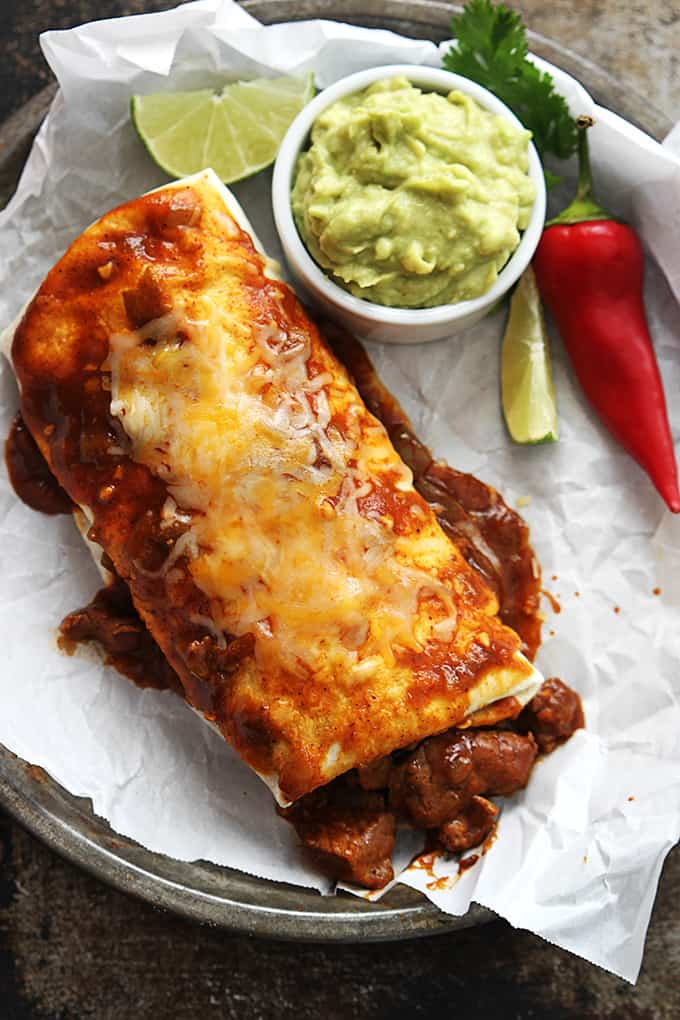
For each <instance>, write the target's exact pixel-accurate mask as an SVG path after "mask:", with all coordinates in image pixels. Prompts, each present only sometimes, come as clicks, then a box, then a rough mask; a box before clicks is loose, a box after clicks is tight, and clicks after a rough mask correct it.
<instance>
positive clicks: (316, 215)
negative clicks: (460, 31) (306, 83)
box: [292, 78, 535, 308]
mask: <svg viewBox="0 0 680 1020" xmlns="http://www.w3.org/2000/svg"><path fill="white" fill-rule="evenodd" d="M530 137H531V134H530V132H528V131H524V130H523V129H521V128H518V127H516V126H515V125H514V124H512V123H510V121H508V120H506V119H505V118H504V117H501V116H498V115H497V114H494V113H490V112H489V111H487V110H485V109H483V107H481V106H480V105H479V104H478V103H476V102H475V101H474V100H473V99H470V98H469V97H468V96H466V95H464V94H463V93H462V92H451V93H449V95H448V96H443V95H439V94H438V93H436V92H422V91H421V90H420V89H419V88H416V87H415V86H413V85H411V83H410V82H409V81H407V79H406V78H392V79H389V80H387V81H380V82H376V83H375V84H373V85H371V86H370V87H369V88H367V89H365V90H364V91H363V92H359V93H357V94H355V95H351V96H348V97H346V98H345V99H340V100H338V102H336V103H333V104H332V105H331V106H329V107H328V109H327V110H325V111H324V112H323V113H322V114H321V116H320V117H319V118H318V119H317V120H316V121H315V123H314V127H313V128H312V137H311V144H310V147H309V149H307V151H305V152H304V153H303V154H302V155H301V156H300V159H299V161H298V166H297V168H296V177H295V184H294V186H293V193H292V206H293V215H294V217H295V221H296V223H297V226H298V230H299V231H300V234H301V236H302V239H303V241H304V243H305V245H306V246H307V249H308V251H309V252H310V254H311V255H312V256H313V258H314V259H315V260H316V262H318V264H319V265H320V266H321V267H322V268H323V269H325V270H327V271H328V272H329V274H331V275H332V276H333V278H334V279H335V280H336V282H337V283H339V284H341V285H342V286H344V287H345V288H346V289H347V290H348V291H350V292H351V293H352V294H354V295H356V297H360V298H365V299H366V300H367V301H374V302H376V303H377V304H381V305H393V306H397V307H401V308H429V307H432V306H433V305H441V304H448V303H449V302H456V301H464V300H466V299H468V298H475V297H478V296H479V295H480V294H484V293H485V292H486V291H487V290H488V289H489V288H490V287H491V285H492V284H493V282H494V280H495V279H496V277H497V275H498V273H499V271H500V270H501V269H502V268H503V266H504V265H505V263H506V262H507V260H508V258H509V257H510V255H511V254H512V253H513V251H514V250H515V248H516V247H517V245H518V244H519V241H520V231H521V230H523V229H524V228H525V227H526V225H527V223H528V222H529V217H530V214H531V207H532V204H533V200H534V196H535V189H534V185H533V184H532V182H531V180H530V178H529V177H528V167H529V158H528V142H529V139H530Z"/></svg>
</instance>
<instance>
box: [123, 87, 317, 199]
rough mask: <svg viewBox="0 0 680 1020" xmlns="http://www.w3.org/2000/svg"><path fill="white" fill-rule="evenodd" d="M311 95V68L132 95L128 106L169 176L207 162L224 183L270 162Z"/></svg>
mask: <svg viewBox="0 0 680 1020" xmlns="http://www.w3.org/2000/svg"><path fill="white" fill-rule="evenodd" d="M313 95H314V80H313V76H312V75H311V74H308V75H304V76H303V77H297V78H296V77H292V76H287V77H283V78H256V79H254V80H253V81H238V82H234V83H233V84H232V85H226V86H225V88H223V89H222V91H221V92H214V91H213V90H212V89H200V90H199V91H197V92H156V93H153V94H152V95H149V96H133V97H132V102H131V104H130V110H131V114H132V123H133V124H134V126H135V127H136V129H137V132H138V133H139V136H140V138H141V139H142V141H143V142H144V144H145V146H146V148H147V149H148V152H149V155H150V156H151V158H152V159H153V160H154V162H156V163H157V164H158V166H159V167H160V168H161V169H162V170H165V172H166V173H167V174H170V176H171V177H186V176H188V175H189V174H194V173H198V171H199V170H205V169H206V167H212V169H213V170H214V171H215V173H216V174H217V176H218V177H219V178H220V179H221V180H222V181H224V183H225V184H230V183H232V182H233V181H240V180H241V178H243V177H248V176H249V175H250V174H254V173H255V172H256V171H257V170H262V169H263V168H264V167H266V166H269V164H270V163H271V162H273V160H274V159H275V158H276V153H277V152H278V149H279V145H280V144H281V139H282V138H283V136H284V135H285V133H286V131H287V130H288V128H289V126H290V124H291V122H292V121H293V119H294V118H295V117H296V116H297V114H298V113H299V112H300V110H301V109H302V107H303V106H304V105H305V103H307V102H309V100H310V99H311V98H312V96H313Z"/></svg>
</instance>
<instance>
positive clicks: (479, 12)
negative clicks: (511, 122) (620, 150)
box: [442, 0, 578, 183]
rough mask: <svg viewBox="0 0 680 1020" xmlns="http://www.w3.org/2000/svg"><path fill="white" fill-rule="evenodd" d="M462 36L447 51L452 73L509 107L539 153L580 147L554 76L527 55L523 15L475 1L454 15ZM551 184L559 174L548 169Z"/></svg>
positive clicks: (445, 61) (454, 25)
mask: <svg viewBox="0 0 680 1020" xmlns="http://www.w3.org/2000/svg"><path fill="white" fill-rule="evenodd" d="M451 29H452V32H453V35H454V36H455V38H456V41H455V43H454V45H453V46H452V47H451V49H450V50H449V51H448V53H446V54H445V55H444V58H443V60H442V63H443V66H444V67H445V68H446V69H447V70H448V71H454V72H455V73H456V74H462V75H464V76H465V77H466V78H471V79H472V81H476V82H477V83H478V84H479V85H483V86H484V87H485V88H487V89H489V91H490V92H493V93H494V95H496V96H498V98H499V99H501V100H502V101H503V102H504V103H505V104H506V106H509V107H510V109H511V110H512V111H513V113H514V114H515V116H517V117H518V118H519V119H520V120H521V122H522V124H524V126H525V127H526V128H527V129H528V130H529V131H531V133H532V135H533V142H534V145H535V146H536V148H537V150H538V154H539V156H541V158H543V157H544V156H545V155H547V154H548V153H550V154H552V155H553V156H557V157H558V158H559V159H567V158H568V157H569V156H571V155H572V154H573V153H574V152H575V151H576V146H577V141H578V134H577V130H576V121H575V119H574V118H573V117H572V116H571V114H570V113H569V107H568V106H567V103H566V101H565V99H564V97H563V96H561V95H560V94H559V93H558V92H556V91H555V87H554V84H553V79H552V77H551V76H550V75H549V74H547V73H546V72H541V71H539V70H538V68H536V67H535V66H534V65H533V64H532V63H531V61H530V60H528V59H527V53H528V44H527V37H526V29H525V28H524V25H523V24H522V18H521V16H520V15H519V14H517V13H515V11H511V10H510V9H509V8H508V7H506V6H505V5H504V4H497V5H494V4H493V3H492V2H491V0H469V2H468V3H467V4H466V5H465V8H464V10H463V13H462V14H459V15H456V16H454V18H453V19H452V22H451ZM546 177H547V178H548V183H554V182H555V180H556V178H555V177H554V176H553V175H552V174H550V173H549V172H547V171H546Z"/></svg>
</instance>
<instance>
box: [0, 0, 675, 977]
mask: <svg viewBox="0 0 680 1020" xmlns="http://www.w3.org/2000/svg"><path fill="white" fill-rule="evenodd" d="M42 44H43V49H44V52H45V56H46V57H47V60H48V61H49V63H50V66H51V67H52V69H53V71H54V72H55V74H56V76H57V78H58V79H59V84H60V91H59V93H58V95H57V98H56V99H55V101H54V104H53V106H52V109H51V111H50V114H49V116H48V117H47V119H46V121H45V122H44V124H43V126H42V128H41V130H40V133H39V135H38V137H37V139H36V142H35V145H34V146H33V150H32V152H31V155H30V157H29V160H28V163H27V165H26V168H25V171H24V174H23V177H22V179H21V182H20V185H19V188H18V190H17V193H16V195H15V197H14V198H13V200H12V201H11V202H10V204H9V206H8V207H7V209H6V210H5V211H4V212H3V213H2V214H0V324H3V325H4V324H7V323H9V322H10V321H11V320H12V319H13V318H14V316H15V315H16V314H17V312H18V311H19V309H20V308H21V306H22V305H23V303H24V302H25V301H26V300H27V299H28V298H29V297H30V295H31V294H32V293H33V291H34V290H35V288H36V287H37V286H38V285H39V283H40V281H41V279H42V278H43V276H44V275H45V273H46V271H47V270H48V269H49V267H50V266H51V265H52V264H53V263H54V262H55V261H56V260H57V259H58V258H59V256H60V255H61V254H62V253H63V251H64V249H65V248H66V246H67V245H68V243H69V242H70V241H71V240H73V239H74V238H75V237H76V236H77V235H78V234H79V233H80V232H81V231H82V230H83V228H84V227H86V226H87V225H88V224H89V223H90V222H91V221H92V220H93V219H95V218H97V216H99V215H101V214H102V213H103V212H105V211H106V210H107V209H108V208H110V207H111V206H113V205H115V204H116V203H118V202H120V201H123V200H125V199H128V198H132V197H134V196H135V195H137V194H139V193H141V192H144V191H146V190H148V189H149V188H152V187H154V186H157V185H159V184H161V183H163V181H164V179H165V178H164V177H163V175H162V174H161V173H160V171H158V170H157V169H156V168H155V167H154V166H153V164H152V163H151V161H150V160H149V158H148V157H147V155H146V153H145V151H144V149H143V147H142V146H141V144H140V143H139V141H138V139H137V137H136V135H135V132H134V130H133V128H132V126H131V124H130V120H129V115H128V106H129V99H130V95H131V94H132V93H134V92H153V91H161V90H166V89H167V90H172V89H177V88H192V87H206V86H210V85H215V86H217V85H220V84H222V83H223V82H224V81H225V79H230V78H236V77H239V76H255V75H268V74H275V73H281V72H296V71H306V70H313V71H314V72H315V75H316V80H317V84H318V86H319V87H324V86H327V85H329V84H331V83H332V82H333V81H335V80H336V79H337V78H339V77H341V76H343V75H345V74H347V73H349V72H352V71H356V70H360V69H362V68H365V67H371V66H374V65H377V64H388V63H394V62H399V63H409V62H411V63H419V62H425V63H430V64H438V63H439V60H440V52H439V50H438V49H437V47H435V46H434V45H433V44H431V43H427V42H417V41H413V40H409V39H403V38H400V37H398V36H395V35H393V34H391V33H388V32H380V31H372V30H368V29H359V28H354V27H351V26H347V25H340V24H335V23H330V22H318V21H317V22H308V23H303V24H300V23H296V24H294V25H293V24H291V25H277V26H272V27H262V26H260V25H259V24H258V23H257V22H255V21H254V20H253V19H252V18H251V17H250V16H249V15H247V14H246V13H245V12H244V11H242V10H241V9H240V8H239V7H238V6H236V4H235V3H233V2H232V0H200V2H198V3H193V4H186V5H184V6H182V7H179V8H177V9H176V10H174V11H170V12H166V13H161V14H152V15H143V16H138V17H134V18H125V19H119V20H115V21H107V22H99V23H95V24H90V25H85V26H83V27H82V28H77V29H73V30H71V31H68V32H48V33H47V34H46V35H44V36H43V37H42ZM551 71H552V73H553V74H554V76H555V78H556V80H557V84H558V87H559V88H560V90H561V91H562V92H563V93H564V94H565V95H566V96H567V97H568V99H569V101H570V103H571V105H572V108H573V111H574V112H591V113H594V115H595V116H596V120H597V125H596V127H595V129H594V130H593V135H592V139H591V142H592V148H593V162H594V170H595V175H596V179H597V181H598V186H599V194H600V198H601V200H602V201H603V203H604V204H606V205H607V206H608V207H610V208H611V209H612V210H614V211H616V212H619V213H623V214H624V215H626V216H627V217H628V218H630V219H631V220H632V221H633V222H634V223H635V224H636V226H637V227H638V229H639V230H640V231H641V233H642V235H643V237H644V239H645V242H646V244H647V246H648V248H649V250H650V252H651V253H653V254H654V256H655V259H656V262H655V261H654V259H653V258H650V259H649V265H648V279H647V303H648V309H649V312H650V322H651V326H652V330H653V335H654V338H655V344H656V350H657V354H658V357H659V361H660V364H661V370H662V374H663V377H664V382H665V386H666V393H667V394H668V398H669V404H670V415H671V420H672V426H673V430H674V435H675V437H676V440H677V438H678V436H680V400H679V399H678V394H680V327H679V325H678V322H679V320H678V305H677V299H680V253H679V249H678V240H677V238H678V224H679V223H680V159H679V158H678V156H677V155H676V154H675V151H676V150H677V149H678V148H680V143H679V142H678V134H677V132H675V133H674V136H673V137H671V138H670V139H669V143H668V146H667V147H662V146H660V145H658V144H657V143H656V142H654V141H652V140H651V139H649V138H648V137H647V136H645V135H644V134H642V133H641V132H639V131H638V130H637V129H635V128H633V127H631V125H629V124H627V123H626V122H624V121H622V120H621V119H620V118H619V117H617V116H615V115H614V114H611V113H609V112H607V111H605V110H602V109H600V108H597V107H595V106H594V104H593V102H592V100H591V99H590V97H589V96H588V94H587V93H586V92H585V91H584V90H583V88H582V87H581V86H580V85H579V84H578V83H577V82H575V81H574V80H573V79H572V78H570V77H569V76H567V75H565V74H564V73H563V72H561V71H559V70H557V69H554V68H551ZM269 187H270V174H268V173H263V174H260V175H258V176H256V177H255V178H253V179H251V180H249V181H246V182H244V183H242V184H240V185H238V186H237V187H236V188H235V189H234V190H235V192H236V194H237V196H238V198H239V199H240V200H241V202H242V203H243V205H244V207H245V209H246V211H247V213H248V215H249V216H250V218H251V220H252V222H253V225H254V227H255V229H256V231H257V232H258V234H259V236H260V238H261V239H262V241H263V242H264V245H265V247H266V248H267V249H268V251H269V253H270V254H272V255H273V256H275V257H279V256H280V250H279V246H278V243H277V239H276V234H275V231H274V227H273V223H272V218H271V209H270V201H269ZM659 267H661V269H660V268H659ZM502 326H503V313H502V312H500V313H498V314H496V315H495V316H493V317H491V318H489V319H487V320H486V321H484V322H482V323H481V324H479V325H478V326H477V327H475V328H474V329H472V330H471V331H470V332H468V333H467V334H466V335H465V336H464V337H461V338H457V339H454V340H452V341H443V342H441V343H436V344H429V345H427V346H424V347H417V346H414V347H405V348H398V347H380V346H378V345H373V346H372V347H371V349H370V353H371V355H372V356H373V358H374V360H375V362H376V367H377V369H378V371H379V373H380V374H381V376H382V377H383V379H384V380H385V382H386V383H387V385H388V386H389V387H390V388H391V389H392V390H393V392H394V393H395V394H396V395H397V397H398V398H399V399H400V400H401V401H402V402H403V404H404V405H405V408H406V410H407V411H408V413H409V414H410V415H411V417H412V419H413V422H414V425H415V428H416V432H417V433H418V434H419V435H420V436H421V437H422V438H423V439H424V440H425V441H426V442H427V443H428V444H430V445H431V447H432V448H433V449H434V451H435V452H436V454H437V455H439V456H441V457H444V458H446V459H447V460H448V461H450V463H452V464H453V465H455V466H456V467H457V468H460V469H462V470H465V471H471V472H474V473H475V474H477V475H479V477H480V478H482V479H484V480H485V481H487V482H490V483H492V484H493V485H495V486H496V487H497V488H499V489H500V491H501V492H502V493H503V495H504V496H505V498H506V500H507V501H508V502H509V503H510V504H511V505H518V503H519V504H520V505H521V506H522V507H523V510H522V512H523V513H524V515H525V517H526V518H527V520H528V521H529V523H530V525H531V529H532V536H533V541H534V545H535V548H536V551H537V554H538V557H539V560H540V561H541V563H542V565H543V571H544V578H545V585H546V587H547V588H549V589H550V590H551V591H552V593H553V594H554V595H555V597H556V598H557V599H558V600H559V602H560V604H561V607H562V612H561V613H560V614H559V615H557V614H554V613H553V612H552V610H551V609H550V606H549V604H548V603H547V602H546V605H545V612H546V623H545V630H544V635H545V641H544V644H543V646H542V648H541V651H540V654H539V657H538V666H539V668H540V669H541V670H542V671H543V673H544V674H545V675H546V676H550V675H559V676H561V677H563V678H564V679H565V680H566V681H567V682H568V683H569V684H571V685H572V686H574V687H575V688H577V689H578V690H579V691H580V693H581V694H582V696H583V700H584V706H585V711H586V716H587V729H586V730H585V731H582V732H579V733H578V734H576V736H575V737H574V738H573V739H572V740H571V741H570V742H569V743H568V744H567V745H566V746H565V747H563V748H561V749H560V750H558V751H557V752H556V753H555V754H553V755H552V756H551V757H549V758H548V759H546V760H545V761H542V762H540V763H539V764H538V765H537V767H536V769H535V771H534V774H533V777H532V779H531V782H530V784H529V786H528V788H527V790H526V791H525V792H524V793H522V794H520V795H517V796H514V797H512V798H510V799H509V800H508V802H507V803H506V804H505V806H504V809H503V813H502V818H501V822H500V827H499V834H498V838H497V840H496V842H495V844H494V845H493V847H492V848H491V850H490V851H489V852H488V853H487V854H486V855H485V856H484V857H483V858H482V859H481V861H480V862H479V863H478V864H477V865H476V866H475V867H474V868H472V869H470V870H469V871H467V872H466V873H465V874H464V875H463V876H462V877H461V878H460V879H458V877H457V864H456V863H455V862H453V863H450V864H447V863H445V862H443V861H439V862H438V863H437V864H436V866H435V871H436V874H437V875H438V876H444V875H450V881H448V882H446V883H444V882H433V880H432V876H431V875H428V874H427V872H424V871H410V872H406V873H405V874H403V875H402V876H401V877H402V881H405V882H407V883H408V884H409V885H412V886H414V887H416V888H419V889H422V890H423V892H425V894H426V895H427V896H429V897H430V898H431V899H432V900H433V901H434V902H435V903H437V904H438V905H439V906H440V907H441V908H442V909H443V910H446V911H449V912H451V913H463V912H465V910H466V909H467V907H468V905H469V903H470V900H471V899H474V900H476V901H478V902H479V903H482V904H485V905H486V906H489V907H491V908H492V909H493V910H495V911H497V912H498V913H499V914H501V915H503V916H504V917H506V918H508V920H509V921H511V922H512V923H513V924H514V925H517V926H519V927H523V928H528V929H531V930H532V931H534V932H536V933H538V934H539V935H542V936H543V937H545V938H547V939H549V940H550V941H552V942H554V943H556V944H557V945H560V946H563V947H566V948H567V949H570V950H572V951H573V952H575V953H578V954H580V955H581V956H583V957H585V958H586V959H588V960H591V961H593V962H594V963H597V964H599V965H601V966H603V967H606V968H608V969H609V970H612V971H613V972H615V973H616V974H619V975H621V976H623V977H625V978H627V979H628V980H631V981H632V980H635V977H636V975H637V972H638V969H639V966H640V961H641V958H642V952H643V944H644V936H645V932H646V928H647V924H648V921H649V916H650V912H651V907H652V903H653V899H654V895H655V891H656V886H657V881H658V877H659V873H660V870H661V866H662V863H663V860H664V857H665V855H666V853H667V852H668V850H669V848H670V847H671V846H672V845H673V844H674V843H675V842H676V841H677V839H678V836H679V834H680V704H679V701H680V665H679V663H680V627H679V626H678V623H679V617H678V607H679V606H680V581H679V580H678V579H679V578H680V521H679V520H677V519H673V518H671V515H670V514H668V513H667V512H666V511H665V510H664V507H663V504H662V502H661V500H660V499H659V498H658V496H657V495H656V493H655V491H654V489H653V488H652V486H651V483H650V482H649V481H648V479H647V478H646V476H645V475H644V474H643V473H642V471H641V470H639V469H638V467H637V466H636V465H635V464H634V463H633V462H632V461H631V460H630V458H629V457H628V456H627V455H626V454H625V453H624V452H623V451H622V450H621V449H620V448H618V447H617V446H616V445H615V444H614V442H613V441H612V440H611V439H610V438H609V437H608V435H607V434H606V433H605V432H604V430H603V429H602V427H601V426H600V424H599V423H598V421H597V420H596V418H595V416H594V415H593V413H592V412H591V411H590V410H589V408H588V407H587V406H586V405H585V403H584V401H583V399H582V397H581V394H580V392H579V390H578V388H577V387H576V385H575V383H574V380H573V378H572V375H571V373H570V371H569V368H568V365H567V362H566V359H565V355H564V352H563V349H562V346H561V344H560V342H559V340H558V338H557V337H554V338H553V359H554V368H555V376H556V378H555V383H556V388H557V394H558V400H559V413H560V428H561V440H560V442H559V443H558V444H556V445H551V446H545V447H537V448H520V447H516V446H513V445H512V444H511V443H510V442H509V440H508V438H507V436H506V433H505V430H504V427H503V424H502V421H501V415H500V408H499V395H498V378H499V372H498V358H499V340H500V336H501V332H502ZM0 366H1V367H0V429H1V430H3V431H5V432H6V430H7V427H8V425H9V422H10V420H11V417H12V415H13V413H14V411H15V409H16V406H17V394H16V388H15V385H14V381H13V376H12V373H11V371H10V369H9V367H8V366H7V364H6V363H5V362H4V361H2V359H0ZM676 446H677V443H676ZM0 557H1V562H2V567H3V569H2V572H1V576H0V635H1V636H2V651H3V656H2V665H1V666H0V741H2V742H3V743H4V744H5V745H6V746H7V747H9V748H11V750H13V751H15V752H16V753H17V754H19V755H21V756H22V757H23V758H26V759H28V760H29V761H31V762H34V763H36V764H38V765H41V766H43V767H44V768H45V769H47V770H48V772H50V774H51V775H52V776H53V777H54V778H55V779H56V780H58V781H59V782H60V783H62V784H63V785H64V786H65V787H66V788H67V789H68V790H70V791H71V792H72V793H74V794H78V795H86V796H89V797H91V798H92V802H93V806H94V810H95V811H96V812H97V813H98V814H100V815H103V816H104V817H106V818H107V819H108V820H109V821H110V822H111V825H112V826H113V827H114V829H116V830H118V831H119V832H121V833H123V834H125V835H126V836H129V837H132V838H134V839H136V840H138V841H139V842H140V843H142V844H144V845H145V846H147V847H149V848H150V849H152V850H155V851H160V852H163V853H166V854H169V855H171V856H173V857H176V858H179V859H182V860H194V859H198V858H202V859H207V860H211V861H215V862H216V863H218V864H228V865H230V866H232V867H236V868H240V869H242V870H244V871H248V872H250V873H252V874H255V875H259V876H264V877H267V878H271V879H280V880H286V881H289V882H294V883H297V884H300V885H311V886H315V887H317V888H318V889H320V890H324V891H328V884H327V883H326V882H325V880H324V879H323V878H321V877H320V876H319V875H317V874H316V873H315V872H314V871H313V870H311V869H310V868H309V866H308V865H307V863H306V862H305V860H304V859H303V857H302V856H301V854H300V851H299V850H298V848H297V845H296V840H295V836H294V833H293V830H292V829H291V828H290V827H289V826H288V825H287V824H286V823H284V822H282V821H281V820H280V819H278V818H277V816H276V814H275V812H274V810H273V804H272V801H271V797H270V795H269V793H268V791H267V790H266V789H265V787H264V786H263V785H262V784H261V783H260V781H259V780H258V779H257V778H256V777H255V776H254V775H253V774H252V773H251V772H250V771H249V770H248V769H247V768H245V767H244V766H243V765H242V764H241V763H240V761H239V760H238V759H237V758H236V756H235V755H234V754H233V753H232V752H231V751H230V749H229V747H228V746H227V745H226V744H225V743H224V742H223V741H222V740H221V739H220V738H219V737H218V736H217V735H216V734H215V733H213V732H212V731H211V730H210V729H209V728H208V727H207V726H205V725H204V724H203V723H202V721H201V720H200V719H199V718H198V717H196V716H195V715H194V714H193V713H191V712H190V711H188V710H187V709H186V708H185V706H184V705H183V704H182V703H181V702H180V701H179V699H177V698H176V697H174V696H173V695H171V694H164V693H159V692H155V691H141V690H138V689H137V688H135V687H134V686H133V685H132V684H131V683H129V682H128V681H126V680H124V679H123V678H121V677H120V676H119V675H118V674H117V673H116V672H115V671H113V670H110V669H107V668H105V667H103V666H102V665H101V664H100V663H99V661H98V660H97V659H96V658H95V657H84V656H76V657H73V658H67V657H65V656H63V655H61V654H60V653H59V652H58V650H57V648H56V644H55V640H54V635H55V628H56V627H57V625H58V623H59V621H60V620H61V618H62V617H63V616H64V615H65V614H66V613H67V612H69V611H70V610H72V609H73V608H75V607H77V606H80V605H81V604H83V603H84V602H86V601H87V600H88V599H89V597H90V596H91V594H92V593H93V591H94V590H95V589H96V587H97V586H98V577H97V574H96V571H95V569H94V566H93V565H92V563H91V561H90V559H89V554H88V552H87V550H86V549H85V547H84V546H83V543H82V541H81V539H80V537H79V536H78V535H77V533H76V530H75V528H74V526H73V524H72V523H71V522H70V520H65V519H50V518H45V517H42V516H41V515H39V514H35V513H32V512H31V511H30V510H28V509H27V508H26V507H24V506H23V505H22V504H21V503H19V502H18V500H17V499H16V497H15V496H14V494H13V493H12V491H11V488H10V486H9V483H8V481H7V476H6V473H5V470H4V465H3V468H2V471H1V473H0ZM659 589H660V593H656V594H655V591H656V592H658V590H659ZM441 886H444V887H443V888H442V887H441Z"/></svg>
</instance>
